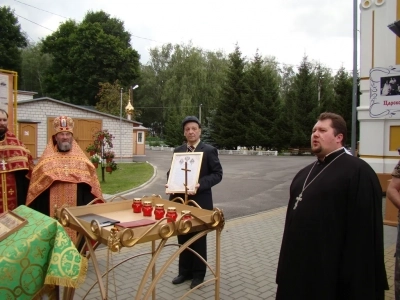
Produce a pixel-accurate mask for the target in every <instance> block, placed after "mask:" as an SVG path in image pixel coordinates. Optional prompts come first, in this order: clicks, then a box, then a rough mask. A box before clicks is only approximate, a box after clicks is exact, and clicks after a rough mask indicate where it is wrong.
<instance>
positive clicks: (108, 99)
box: [96, 81, 129, 116]
mask: <svg viewBox="0 0 400 300" xmlns="http://www.w3.org/2000/svg"><path fill="white" fill-rule="evenodd" d="M99 86H100V91H99V93H98V94H97V96H96V98H97V100H98V101H97V103H96V109H97V110H98V111H101V112H104V113H107V114H111V115H114V116H119V115H120V113H121V96H122V104H124V103H127V102H128V95H129V94H128V93H126V92H125V93H124V91H123V90H122V95H121V85H120V84H119V82H118V81H115V82H114V84H111V83H108V82H105V83H99ZM122 115H123V116H125V106H124V105H122Z"/></svg>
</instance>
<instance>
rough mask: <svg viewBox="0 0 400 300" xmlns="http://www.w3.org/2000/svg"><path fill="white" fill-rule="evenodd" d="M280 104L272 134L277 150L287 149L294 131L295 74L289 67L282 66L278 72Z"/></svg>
mask: <svg viewBox="0 0 400 300" xmlns="http://www.w3.org/2000/svg"><path fill="white" fill-rule="evenodd" d="M280 74H281V78H280V102H279V106H278V111H277V115H278V117H277V120H276V122H275V124H274V125H275V126H274V129H273V132H272V136H273V140H274V147H275V148H277V149H278V150H281V149H284V148H289V146H290V139H291V137H292V135H293V131H294V127H295V126H294V121H293V118H294V101H295V94H294V78H295V75H296V74H295V72H294V70H293V67H292V66H291V65H283V67H282V69H281V70H280Z"/></svg>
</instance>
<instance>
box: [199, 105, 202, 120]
mask: <svg viewBox="0 0 400 300" xmlns="http://www.w3.org/2000/svg"><path fill="white" fill-rule="evenodd" d="M202 105H203V104H200V105H199V122H200V124H201V106H202Z"/></svg>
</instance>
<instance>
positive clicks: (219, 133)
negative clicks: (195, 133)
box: [213, 45, 249, 149]
mask: <svg viewBox="0 0 400 300" xmlns="http://www.w3.org/2000/svg"><path fill="white" fill-rule="evenodd" d="M245 67H246V61H245V58H244V57H242V53H241V51H240V47H239V45H236V47H235V51H234V52H233V53H230V54H229V69H228V71H227V77H226V82H225V83H224V86H223V93H222V97H221V100H220V101H219V103H218V106H217V112H216V115H215V117H214V127H215V131H214V136H213V139H214V140H215V142H216V143H217V144H218V145H219V146H220V147H225V148H227V149H236V147H237V146H240V145H243V144H242V143H243V142H244V141H245V140H246V124H247V123H248V121H249V119H248V116H247V115H246V111H247V106H246V105H247V102H246V99H245V95H246V93H245V91H246V82H245Z"/></svg>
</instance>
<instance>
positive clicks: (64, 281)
mask: <svg viewBox="0 0 400 300" xmlns="http://www.w3.org/2000/svg"><path fill="white" fill-rule="evenodd" d="M87 270H88V260H87V258H86V257H83V256H82V255H81V268H80V270H79V274H78V277H77V278H76V279H74V280H72V279H68V278H60V277H57V276H46V279H45V281H44V284H45V285H48V286H52V285H60V286H66V287H72V288H75V289H77V288H79V287H80V286H81V285H82V284H83V283H84V282H85V280H86V274H87Z"/></svg>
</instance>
